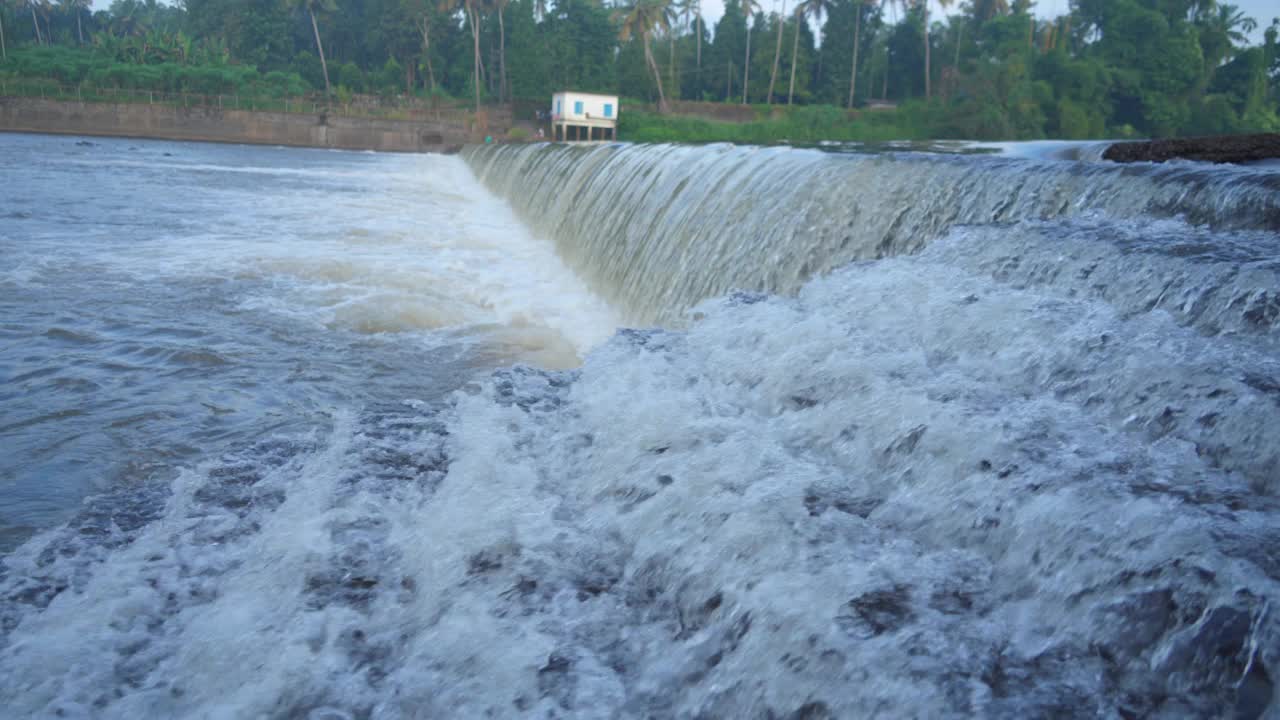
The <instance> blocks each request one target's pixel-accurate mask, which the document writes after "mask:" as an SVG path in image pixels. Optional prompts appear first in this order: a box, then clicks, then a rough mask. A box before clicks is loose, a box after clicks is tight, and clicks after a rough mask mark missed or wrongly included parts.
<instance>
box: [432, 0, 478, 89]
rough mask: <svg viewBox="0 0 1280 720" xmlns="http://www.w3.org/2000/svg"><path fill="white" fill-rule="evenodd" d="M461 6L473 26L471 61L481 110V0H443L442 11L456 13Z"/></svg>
mask: <svg viewBox="0 0 1280 720" xmlns="http://www.w3.org/2000/svg"><path fill="white" fill-rule="evenodd" d="M459 8H461V9H462V12H463V14H464V15H466V18H467V24H468V25H470V26H471V40H472V49H473V51H474V56H473V59H472V63H471V69H472V78H473V79H474V80H475V83H474V84H475V89H476V112H479V111H480V0H442V2H441V3H440V10H441V12H446V13H454V12H457V11H458V9H459Z"/></svg>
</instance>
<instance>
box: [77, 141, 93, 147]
mask: <svg viewBox="0 0 1280 720" xmlns="http://www.w3.org/2000/svg"><path fill="white" fill-rule="evenodd" d="M95 145H97V143H93V142H89V141H88V140H80V141H77V142H76V146H77V147H93V146H95Z"/></svg>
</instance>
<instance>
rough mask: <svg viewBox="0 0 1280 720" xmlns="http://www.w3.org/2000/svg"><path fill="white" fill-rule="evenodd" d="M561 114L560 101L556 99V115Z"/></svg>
mask: <svg viewBox="0 0 1280 720" xmlns="http://www.w3.org/2000/svg"><path fill="white" fill-rule="evenodd" d="M559 114H560V101H559V100H556V115H559Z"/></svg>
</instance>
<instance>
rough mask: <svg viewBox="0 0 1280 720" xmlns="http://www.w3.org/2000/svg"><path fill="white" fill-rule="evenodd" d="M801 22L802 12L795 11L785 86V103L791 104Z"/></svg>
mask: <svg viewBox="0 0 1280 720" xmlns="http://www.w3.org/2000/svg"><path fill="white" fill-rule="evenodd" d="M802 7H803V6H802ZM802 22H804V13H801V12H798V13H796V32H795V34H794V35H792V36H791V83H790V84H789V85H788V86H787V105H790V104H791V100H792V98H794V97H795V94H796V61H797V59H798V58H799V50H800V23H802Z"/></svg>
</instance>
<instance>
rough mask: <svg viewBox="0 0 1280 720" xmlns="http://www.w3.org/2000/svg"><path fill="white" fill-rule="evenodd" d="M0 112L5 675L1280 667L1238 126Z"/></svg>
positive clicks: (185, 701)
mask: <svg viewBox="0 0 1280 720" xmlns="http://www.w3.org/2000/svg"><path fill="white" fill-rule="evenodd" d="M0 142H7V143H8V145H6V147H7V148H9V149H10V150H11V151H12V152H14V153H15V155H14V156H15V157H17V158H18V161H16V162H15V163H13V168H14V173H15V174H18V175H19V176H20V177H19V179H18V180H17V181H15V182H13V183H10V184H6V185H5V186H3V187H0V199H5V200H6V201H7V202H8V203H9V205H7V206H6V207H8V206H12V207H14V208H21V209H20V210H17V211H13V212H11V213H10V214H9V215H0V250H3V252H4V256H5V257H6V258H13V262H12V267H6V268H0V308H2V309H3V310H4V315H5V322H4V324H2V325H0V333H2V334H3V335H2V336H3V338H4V340H5V342H4V343H0V373H4V375H3V376H0V392H3V393H4V395H3V399H4V403H3V404H0V433H3V437H4V439H5V440H6V442H7V446H6V449H7V450H10V451H11V452H9V453H8V454H6V455H4V456H0V479H4V480H5V482H6V483H8V482H9V479H10V478H12V479H13V482H12V483H9V484H8V485H4V484H0V499H3V500H5V501H6V502H4V503H0V542H9V543H10V544H9V545H8V546H6V547H7V548H12V550H11V552H8V553H7V554H4V555H0V708H4V712H8V713H9V714H10V715H13V716H15V717H28V716H30V717H54V716H62V717H91V718H111V719H116V718H118V719H121V720H125V719H128V720H132V719H133V718H140V717H212V718H241V717H265V718H288V719H290V720H292V719H293V718H306V719H307V720H338V719H342V720H347V719H354V718H361V719H364V718H368V719H370V720H400V719H401V718H406V719H407V718H471V717H491V718H529V717H538V718H564V719H575V718H601V719H604V718H609V719H612V718H636V719H637V720H639V719H641V718H644V719H648V718H654V719H661V720H665V719H667V718H679V719H682V720H684V719H690V718H707V719H709V720H718V719H722V718H723V719H725V720H738V719H739V718H742V719H752V720H755V719H757V718H788V719H789V720H802V719H803V720H817V719H819V718H822V719H829V718H863V717H892V718H898V717H902V718H969V717H983V718H997V719H1003V718H1007V719H1009V720H1014V719H1018V720H1021V719H1022V718H1076V717H1082V718H1095V717H1096V718H1135V717H1161V718H1220V717H1236V718H1247V719H1249V720H1253V719H1255V718H1264V719H1267V718H1274V717H1276V713H1277V710H1278V709H1280V697H1278V693H1277V687H1276V686H1277V684H1280V683H1278V682H1277V680H1278V679H1280V675H1278V673H1280V614H1278V613H1277V609H1278V607H1280V562H1277V559H1276V557H1277V556H1276V548H1277V547H1280V172H1276V171H1275V170H1274V169H1272V170H1268V169H1265V168H1247V167H1246V168H1217V167H1209V166H1204V165H1198V164H1173V165H1169V166H1167V167H1155V166H1141V165H1135V166H1128V167H1120V166H1115V165H1111V164H1108V163H1101V162H1075V161H1063V160H1050V159H1046V158H1041V159H1036V158H1031V159H1027V158H1018V157H1013V156H1010V155H1003V156H936V155H923V154H918V153H894V154H881V155H871V154H841V155H837V154H828V153H823V152H818V151H812V150H796V149H788V148H745V147H731V146H707V147H680V146H627V145H610V146H594V147H567V146H556V145H530V146H522V147H510V146H508V147H483V148H470V149H467V150H466V151H464V154H463V157H462V158H458V157H452V156H449V157H446V156H373V155H357V154H346V153H327V152H326V153H302V152H298V151H289V150H275V149H270V150H266V149H249V148H235V147H222V146H213V147H199V148H192V147H187V146H170V145H149V146H143V147H139V148H137V149H136V151H135V148H134V147H133V146H132V144H131V143H130V144H125V143H119V144H113V143H104V145H105V147H91V148H80V147H76V146H74V145H70V144H69V143H67V142H65V141H63V142H61V144H59V141H58V140H56V139H40V138H35V137H32V138H20V139H11V140H7V141H6V140H4V139H0ZM69 145H70V146H69ZM1013 151H1021V152H1024V153H1025V152H1029V148H1026V147H1021V148H1020V149H1019V148H1014V150H1013ZM1011 152H1012V151H1011ZM140 155H146V157H142V158H141V159H140ZM171 155H173V157H170V156H171ZM85 177H89V178H90V179H91V180H92V182H86V181H84V178H85ZM88 187H93V188H95V190H94V195H93V196H92V197H75V196H74V193H75V192H77V191H81V190H83V189H84V188H88ZM67 193H73V196H72V197H71V198H70V199H71V200H74V201H73V202H62V203H43V204H42V202H41V201H42V200H43V199H45V198H49V197H53V198H63V197H64V196H65V195H66V194H67ZM138 195H141V196H143V197H162V198H166V199H169V201H168V202H167V203H165V204H164V205H163V206H162V208H161V209H163V210H164V212H163V213H162V214H160V215H156V214H155V212H154V208H150V207H147V208H137V207H136V206H135V203H134V198H135V196H138ZM121 227H123V228H125V230H124V231H121V230H120V229H119V228H121ZM68 228H70V229H68ZM85 228H88V229H90V230H91V232H86V231H85V230H84V229H85ZM619 326H621V328H620V329H619ZM557 368H567V369H557ZM77 473H78V474H77ZM75 477H87V478H88V480H89V481H92V482H93V483H95V485H94V486H93V488H92V490H93V492H92V493H91V496H90V497H89V499H88V500H87V501H86V502H85V503H84V504H83V505H82V506H79V507H78V508H77V507H74V506H73V507H71V508H70V509H67V507H66V501H65V500H63V499H62V498H61V496H60V495H59V494H57V493H53V492H51V491H50V490H49V489H50V488H52V489H53V490H58V489H60V488H61V489H64V490H65V488H66V487H67V485H68V484H69V483H68V482H67V479H68V478H75ZM10 485H12V486H13V487H16V488H17V489H18V490H20V491H21V492H9V493H7V494H5V493H4V492H3V491H4V490H5V489H6V488H8V487H10ZM86 492H88V491H86ZM42 493H43V494H42ZM61 494H71V493H69V492H63V493H61ZM34 501H40V502H39V503H36V502H34ZM76 501H77V502H78V498H76ZM24 502H26V503H27V504H28V506H36V505H37V504H38V507H35V510H30V511H27V512H25V514H24V513H18V512H15V511H14V508H15V507H17V508H22V507H26V506H24V505H23V503H24ZM59 502H62V503H64V504H63V505H59V504H58V503H59ZM49 506H53V507H55V509H59V510H62V511H63V514H62V515H60V516H59V517H58V518H57V520H56V521H44V520H41V519H40V518H41V517H43V516H41V515H40V514H39V512H47V508H48V507H49ZM37 511H39V512H37ZM15 517H16V518H17V519H18V520H21V521H23V522H25V523H28V524H30V525H38V526H39V528H38V529H39V532H36V531H35V530H30V531H28V532H27V534H26V535H24V536H23V537H22V538H21V540H20V541H19V542H14V541H13V540H11V539H10V538H12V537H13V536H14V534H15V533H14V528H12V527H10V526H6V525H5V524H4V523H5V522H6V521H7V522H10V525H12V524H13V521H12V520H10V519H11V518H15ZM5 533H8V534H5ZM0 714H2V713H0Z"/></svg>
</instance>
